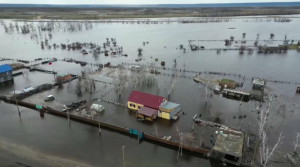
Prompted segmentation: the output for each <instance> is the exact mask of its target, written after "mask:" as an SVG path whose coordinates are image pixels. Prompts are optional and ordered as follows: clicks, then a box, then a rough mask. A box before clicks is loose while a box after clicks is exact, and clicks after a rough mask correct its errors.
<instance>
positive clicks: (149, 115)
mask: <svg viewBox="0 0 300 167" xmlns="http://www.w3.org/2000/svg"><path fill="white" fill-rule="evenodd" d="M137 118H142V119H145V120H148V121H153V120H154V119H156V118H157V110H156V109H152V108H149V107H142V108H140V109H139V110H138V112H137Z"/></svg>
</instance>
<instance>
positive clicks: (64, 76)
mask: <svg viewBox="0 0 300 167" xmlns="http://www.w3.org/2000/svg"><path fill="white" fill-rule="evenodd" d="M71 78H72V76H71V74H58V75H57V77H56V79H57V81H60V82H64V81H68V80H70V79H71Z"/></svg>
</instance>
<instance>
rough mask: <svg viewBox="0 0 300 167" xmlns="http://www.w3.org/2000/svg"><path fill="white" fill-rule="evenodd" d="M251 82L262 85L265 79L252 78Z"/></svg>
mask: <svg viewBox="0 0 300 167" xmlns="http://www.w3.org/2000/svg"><path fill="white" fill-rule="evenodd" d="M253 84H256V85H261V86H264V85H265V81H264V80H262V79H254V80H253Z"/></svg>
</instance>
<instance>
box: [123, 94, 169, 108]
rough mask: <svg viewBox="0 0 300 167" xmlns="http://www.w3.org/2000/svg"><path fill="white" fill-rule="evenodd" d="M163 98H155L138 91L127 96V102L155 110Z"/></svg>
mask: <svg viewBox="0 0 300 167" xmlns="http://www.w3.org/2000/svg"><path fill="white" fill-rule="evenodd" d="M163 100H164V97H161V96H156V95H152V94H147V93H143V92H138V91H135V90H134V91H132V92H131V94H130V95H129V97H128V99H127V101H130V102H133V103H137V104H142V105H144V106H145V107H150V108H154V109H157V110H158V108H159V106H160V105H161V103H162V102H163Z"/></svg>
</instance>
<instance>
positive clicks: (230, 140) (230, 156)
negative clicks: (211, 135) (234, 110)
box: [211, 133, 244, 166]
mask: <svg viewBox="0 0 300 167" xmlns="http://www.w3.org/2000/svg"><path fill="white" fill-rule="evenodd" d="M243 146H244V136H243V133H241V134H231V133H228V134H223V133H222V134H218V137H217V139H216V142H215V145H214V147H213V149H212V154H211V156H213V157H214V158H217V159H219V160H221V161H224V162H227V163H231V164H234V165H237V166H239V165H240V163H241V158H242V155H243Z"/></svg>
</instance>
